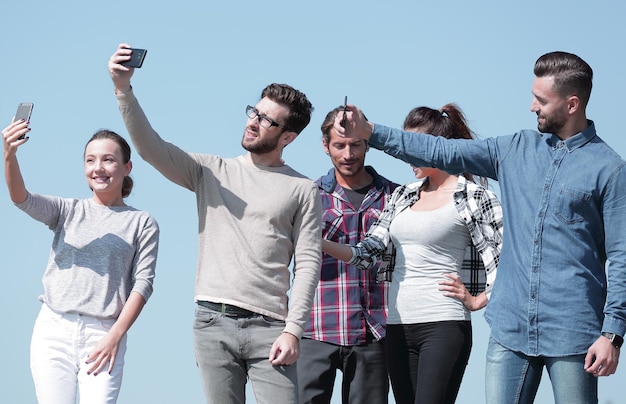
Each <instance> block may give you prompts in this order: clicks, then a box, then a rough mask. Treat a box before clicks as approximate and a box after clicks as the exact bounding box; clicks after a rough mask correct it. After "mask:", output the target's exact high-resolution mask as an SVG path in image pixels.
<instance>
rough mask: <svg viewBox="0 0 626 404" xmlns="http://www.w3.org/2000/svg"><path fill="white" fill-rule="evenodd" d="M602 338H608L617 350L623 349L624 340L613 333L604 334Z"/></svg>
mask: <svg viewBox="0 0 626 404" xmlns="http://www.w3.org/2000/svg"><path fill="white" fill-rule="evenodd" d="M602 336H603V337H606V338H608V339H609V341H611V344H613V346H614V347H615V348H621V347H622V344H623V343H624V338H622V337H620V336H619V335H617V334H614V333H612V332H603V333H602Z"/></svg>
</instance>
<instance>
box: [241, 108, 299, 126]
mask: <svg viewBox="0 0 626 404" xmlns="http://www.w3.org/2000/svg"><path fill="white" fill-rule="evenodd" d="M246 116H247V117H248V118H250V119H254V118H256V119H258V120H259V125H261V127H263V128H265V129H269V128H271V127H272V126H278V127H279V128H283V129H285V130H291V129H289V128H288V127H286V126H283V125H281V124H279V123H278V122H276V121H275V120H273V119H272V118H270V117H269V116H267V115H265V114H259V111H257V109H256V108H254V107H251V106H250V105H248V106H247V107H246Z"/></svg>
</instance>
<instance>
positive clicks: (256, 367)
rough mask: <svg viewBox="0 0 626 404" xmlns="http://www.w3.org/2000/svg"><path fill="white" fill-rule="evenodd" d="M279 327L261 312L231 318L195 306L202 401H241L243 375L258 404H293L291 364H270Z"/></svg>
mask: <svg viewBox="0 0 626 404" xmlns="http://www.w3.org/2000/svg"><path fill="white" fill-rule="evenodd" d="M284 328H285V322H284V321H280V320H276V319H272V318H269V317H267V316H262V315H260V314H258V315H254V316H251V317H245V318H236V317H228V316H225V315H224V314H222V313H220V312H217V311H215V310H212V309H209V308H206V307H203V306H200V305H198V306H196V313H195V320H194V326H193V336H194V347H195V354H196V362H197V364H198V369H199V370H200V378H201V380H202V388H203V390H204V395H205V397H206V400H207V403H211V404H228V403H232V404H244V403H245V401H246V397H245V396H246V388H245V387H246V382H247V379H250V384H251V387H252V391H253V392H254V395H255V397H256V401H257V403H258V404H270V403H285V404H290V403H294V404H295V403H297V401H298V399H297V370H296V365H291V366H274V365H272V364H271V363H270V362H269V354H270V349H271V348H272V344H273V343H274V341H276V338H278V337H279V336H280V334H281V333H282V331H283V329H284Z"/></svg>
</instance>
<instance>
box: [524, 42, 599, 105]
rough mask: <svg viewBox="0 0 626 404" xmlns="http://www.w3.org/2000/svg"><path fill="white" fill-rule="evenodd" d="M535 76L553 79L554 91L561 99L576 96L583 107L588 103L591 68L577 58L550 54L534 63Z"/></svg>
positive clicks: (563, 54) (560, 53)
mask: <svg viewBox="0 0 626 404" xmlns="http://www.w3.org/2000/svg"><path fill="white" fill-rule="evenodd" d="M534 72H535V76H537V77H554V91H556V92H557V94H559V95H560V96H561V97H564V98H566V97H569V96H572V95H575V96H577V97H578V98H579V99H580V101H581V103H582V105H583V107H585V106H586V105H587V103H588V102H589V97H590V96H591V87H592V80H593V70H592V69H591V66H589V64H587V62H585V61H584V60H582V59H581V58H580V57H579V56H576V55H574V54H572V53H567V52H550V53H546V54H545V55H543V56H541V57H539V59H537V61H536V62H535V69H534Z"/></svg>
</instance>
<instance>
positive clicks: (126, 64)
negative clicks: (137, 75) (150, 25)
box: [108, 43, 148, 91]
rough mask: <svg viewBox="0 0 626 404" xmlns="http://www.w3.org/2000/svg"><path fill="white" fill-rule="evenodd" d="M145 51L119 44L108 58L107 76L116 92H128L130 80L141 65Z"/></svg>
mask: <svg viewBox="0 0 626 404" xmlns="http://www.w3.org/2000/svg"><path fill="white" fill-rule="evenodd" d="M147 52H148V51H147V50H146V49H138V48H132V47H131V46H130V45H129V44H127V43H122V44H119V45H118V47H117V50H116V51H115V53H113V55H111V57H110V58H109V64H108V68H109V74H110V75H111V80H113V84H114V86H115V89H116V90H122V91H123V90H128V89H129V88H130V78H131V77H132V75H133V73H134V71H135V69H138V68H140V67H141V66H142V65H143V61H144V59H145V57H146V53H147Z"/></svg>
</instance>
